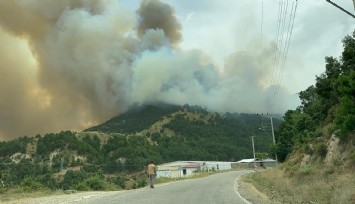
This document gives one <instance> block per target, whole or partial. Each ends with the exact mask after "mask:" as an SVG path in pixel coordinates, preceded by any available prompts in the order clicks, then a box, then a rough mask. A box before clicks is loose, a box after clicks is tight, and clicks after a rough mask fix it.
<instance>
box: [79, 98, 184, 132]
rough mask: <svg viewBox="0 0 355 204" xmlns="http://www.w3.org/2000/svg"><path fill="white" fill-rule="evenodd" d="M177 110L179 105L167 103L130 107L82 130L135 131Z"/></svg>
mask: <svg viewBox="0 0 355 204" xmlns="http://www.w3.org/2000/svg"><path fill="white" fill-rule="evenodd" d="M178 110H180V106H177V105H167V104H158V105H145V106H139V107H132V108H131V109H130V110H128V111H127V112H125V113H123V114H121V115H119V116H116V117H114V118H112V119H110V120H108V121H107V122H105V123H103V124H101V125H99V126H95V127H91V128H89V129H86V130H84V131H99V132H105V133H116V132H121V133H136V132H139V131H142V130H144V129H147V128H149V127H150V126H151V125H153V124H154V123H155V122H157V121H159V120H160V119H162V117H163V116H165V115H169V114H171V113H174V112H176V111H178Z"/></svg>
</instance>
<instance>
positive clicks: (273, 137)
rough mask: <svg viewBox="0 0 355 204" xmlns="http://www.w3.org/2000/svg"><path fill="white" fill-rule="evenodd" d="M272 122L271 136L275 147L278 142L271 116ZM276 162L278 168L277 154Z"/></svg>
mask: <svg viewBox="0 0 355 204" xmlns="http://www.w3.org/2000/svg"><path fill="white" fill-rule="evenodd" d="M270 121H271V134H272V142H273V143H274V146H275V145H276V140H275V133H274V123H273V122H272V116H270ZM275 160H276V166H277V163H278V161H277V154H276V153H275Z"/></svg>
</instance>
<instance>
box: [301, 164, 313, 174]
mask: <svg viewBox="0 0 355 204" xmlns="http://www.w3.org/2000/svg"><path fill="white" fill-rule="evenodd" d="M312 173H313V169H312V167H310V166H307V165H306V166H302V167H300V168H299V169H298V174H299V175H310V174H312Z"/></svg>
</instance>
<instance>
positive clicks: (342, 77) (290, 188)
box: [245, 32, 355, 203]
mask: <svg viewBox="0 0 355 204" xmlns="http://www.w3.org/2000/svg"><path fill="white" fill-rule="evenodd" d="M343 45H344V51H343V53H342V56H341V57H340V58H339V59H336V58H333V57H326V67H325V68H326V69H325V72H324V73H323V74H321V75H320V76H317V77H316V84H315V85H312V86H310V87H308V88H307V89H306V90H305V91H302V92H300V94H299V96H300V99H301V101H302V104H301V106H299V107H298V108H297V109H296V110H289V111H287V112H286V114H285V116H284V120H283V122H282V123H281V124H280V127H279V129H278V131H277V132H276V139H277V145H276V148H275V151H276V153H277V154H278V158H279V159H280V160H281V161H282V162H284V163H283V164H281V165H280V166H279V168H277V169H276V170H268V171H265V172H262V173H258V174H254V175H251V176H249V177H247V178H245V181H248V182H251V183H253V184H254V186H255V187H257V188H258V189H259V190H260V191H262V192H264V193H265V194H267V195H268V196H269V197H270V198H271V200H272V203H355V133H354V131H355V32H354V33H353V35H352V36H346V37H345V38H344V39H343Z"/></svg>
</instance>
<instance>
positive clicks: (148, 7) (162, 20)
mask: <svg viewBox="0 0 355 204" xmlns="http://www.w3.org/2000/svg"><path fill="white" fill-rule="evenodd" d="M137 13H138V15H139V21H138V23H139V24H138V28H137V32H138V36H139V37H140V38H142V37H143V36H144V35H145V34H146V31H147V30H149V29H154V30H163V31H164V34H165V36H166V37H167V38H168V39H169V41H170V42H171V43H172V44H177V43H179V42H180V41H181V33H180V30H181V25H180V23H179V22H178V20H177V19H176V17H175V15H174V11H173V8H172V7H171V6H170V5H168V4H164V3H162V2H160V1H157V0H144V1H142V3H141V6H140V8H139V9H138V11H137Z"/></svg>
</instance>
